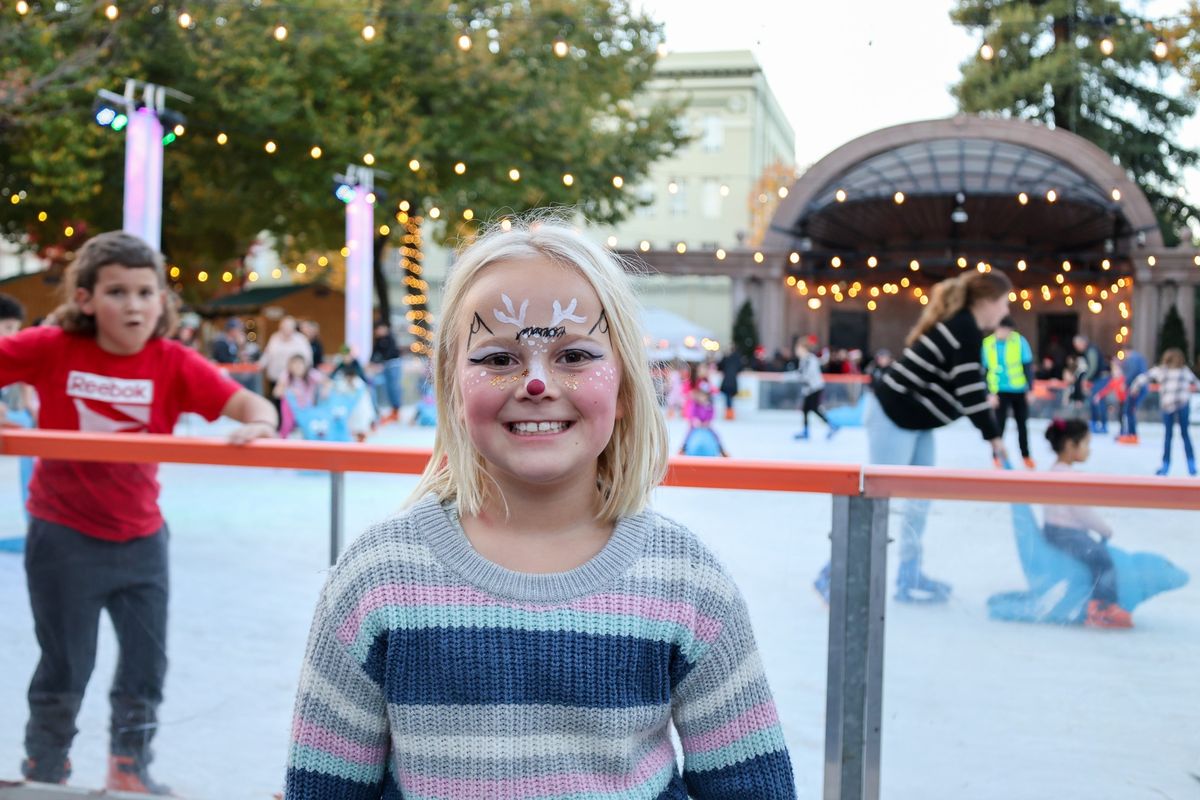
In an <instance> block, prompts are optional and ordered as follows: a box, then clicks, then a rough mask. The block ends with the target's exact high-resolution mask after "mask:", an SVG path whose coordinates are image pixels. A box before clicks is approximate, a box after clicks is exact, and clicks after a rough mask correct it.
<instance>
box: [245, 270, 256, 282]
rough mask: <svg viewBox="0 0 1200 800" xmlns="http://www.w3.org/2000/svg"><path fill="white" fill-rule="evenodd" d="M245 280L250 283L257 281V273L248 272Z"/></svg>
mask: <svg viewBox="0 0 1200 800" xmlns="http://www.w3.org/2000/svg"><path fill="white" fill-rule="evenodd" d="M246 280H248V281H250V282H251V283H255V282H257V281H258V273H257V272H255V271H254V270H250V274H249V275H247V276H246Z"/></svg>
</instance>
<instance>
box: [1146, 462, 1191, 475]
mask: <svg viewBox="0 0 1200 800" xmlns="http://www.w3.org/2000/svg"><path fill="white" fill-rule="evenodd" d="M1170 471H1171V462H1170V461H1163V463H1162V466H1161V467H1159V468H1158V469H1156V470H1155V471H1154V474H1155V475H1166V474H1167V473H1168V472H1170ZM1192 474H1193V475H1195V474H1196V473H1195V472H1193V473H1192Z"/></svg>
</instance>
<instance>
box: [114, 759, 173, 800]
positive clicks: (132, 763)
mask: <svg viewBox="0 0 1200 800" xmlns="http://www.w3.org/2000/svg"><path fill="white" fill-rule="evenodd" d="M104 787H105V788H106V789H108V790H109V791H110V792H132V793H134V794H154V795H160V796H168V797H169V796H170V795H171V790H170V789H168V788H167V787H166V786H163V785H162V784H161V783H159V782H157V781H155V780H154V779H152V778H151V777H150V773H149V771H148V770H147V769H146V764H144V763H141V762H139V761H138V760H137V759H135V758H133V757H132V756H112V755H110V756H109V757H108V780H106V781H105V782H104Z"/></svg>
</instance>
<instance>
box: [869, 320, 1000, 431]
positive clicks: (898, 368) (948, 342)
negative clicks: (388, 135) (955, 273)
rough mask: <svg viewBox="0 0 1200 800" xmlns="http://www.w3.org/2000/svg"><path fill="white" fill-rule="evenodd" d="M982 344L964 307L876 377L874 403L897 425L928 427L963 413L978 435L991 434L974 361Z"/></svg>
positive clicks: (992, 422) (991, 419) (983, 380)
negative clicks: (875, 401) (968, 418)
mask: <svg viewBox="0 0 1200 800" xmlns="http://www.w3.org/2000/svg"><path fill="white" fill-rule="evenodd" d="M982 346H983V334H982V333H981V332H980V331H979V326H978V325H977V324H976V323H975V317H974V316H972V314H971V312H970V311H969V310H967V309H963V310H962V311H960V312H958V313H957V314H955V315H954V316H953V317H951V318H950V319H948V320H946V321H945V322H939V323H938V324H937V325H936V326H934V327H933V328H932V329H931V330H930V331H929V332H928V333H926V334H925V335H923V336H922V337H921V338H920V339H918V340H917V341H915V342H913V344H912V346H911V347H906V348H905V349H904V353H903V355H901V357H900V358H898V359H897V360H896V361H895V362H893V364H892V366H891V367H889V368H888V370H887V372H885V373H884V375H883V377H882V379H881V380H879V381H878V382H876V384H875V394H876V397H878V399H879V404H880V405H881V406H882V407H883V410H884V412H885V413H886V414H887V415H888V417H890V418H891V420H892V422H895V423H896V424H897V425H899V426H900V427H901V428H908V429H910V430H929V429H930V428H940V427H941V426H943V425H948V424H950V423H951V422H953V421H954V420H956V419H958V418H959V417H962V416H967V417H970V418H971V422H973V423H975V427H977V428H979V431H980V433H982V434H983V438H985V439H989V440H990V439H995V438H996V437H998V436H999V435H1000V428H999V426H998V425H997V424H996V416H995V414H993V413H992V407H991V405H990V404H989V403H988V389H987V377H986V375H985V374H984V371H983V366H982V365H981V364H980V363H979V353H980V349H981V348H982Z"/></svg>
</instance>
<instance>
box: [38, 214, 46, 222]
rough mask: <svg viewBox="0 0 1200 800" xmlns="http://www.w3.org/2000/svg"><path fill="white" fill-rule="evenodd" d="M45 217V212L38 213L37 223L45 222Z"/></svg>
mask: <svg viewBox="0 0 1200 800" xmlns="http://www.w3.org/2000/svg"><path fill="white" fill-rule="evenodd" d="M47 216H48V215H47V214H46V212H45V211H39V212H38V222H45V221H46V218H47Z"/></svg>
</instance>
